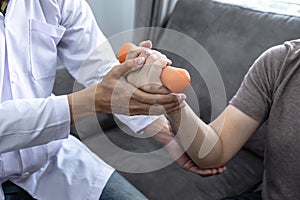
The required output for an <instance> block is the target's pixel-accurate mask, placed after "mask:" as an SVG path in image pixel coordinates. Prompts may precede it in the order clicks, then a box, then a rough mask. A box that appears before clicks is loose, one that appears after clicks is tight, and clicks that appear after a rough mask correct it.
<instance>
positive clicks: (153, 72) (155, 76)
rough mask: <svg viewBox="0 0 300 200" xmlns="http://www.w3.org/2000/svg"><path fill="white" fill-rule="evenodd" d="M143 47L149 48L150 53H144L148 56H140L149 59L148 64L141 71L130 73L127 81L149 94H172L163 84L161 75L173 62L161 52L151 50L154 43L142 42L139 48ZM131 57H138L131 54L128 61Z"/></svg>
mask: <svg viewBox="0 0 300 200" xmlns="http://www.w3.org/2000/svg"><path fill="white" fill-rule="evenodd" d="M141 47H142V48H148V51H144V52H143V54H147V55H140V56H143V57H146V58H147V60H146V63H145V65H144V66H143V67H142V68H141V69H139V70H137V71H133V72H131V73H129V74H128V75H127V81H128V82H129V83H131V84H132V85H134V86H135V87H137V88H140V89H142V90H144V91H146V92H148V93H153V94H161V93H163V94H166V93H170V91H169V90H168V89H167V88H166V87H164V85H163V84H162V82H161V80H160V75H161V72H162V69H163V68H164V67H165V66H167V65H170V64H171V61H170V60H169V59H168V58H167V57H166V56H165V55H163V54H161V53H160V52H158V51H155V50H151V48H152V43H151V42H150V41H145V42H142V43H141V44H140V46H139V47H138V48H141ZM150 51H151V52H150ZM131 57H136V55H131V54H130V52H129V53H128V56H127V59H128V58H131ZM154 61H155V62H154Z"/></svg>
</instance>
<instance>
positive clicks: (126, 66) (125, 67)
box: [114, 57, 145, 76]
mask: <svg viewBox="0 0 300 200" xmlns="http://www.w3.org/2000/svg"><path fill="white" fill-rule="evenodd" d="M144 63H145V58H144V57H137V58H134V59H129V60H126V61H125V62H124V63H123V64H121V65H119V66H117V67H115V68H114V70H115V72H116V75H118V76H126V75H127V74H128V73H130V72H132V71H135V70H137V69H139V68H141V67H142V66H143V65H144Z"/></svg>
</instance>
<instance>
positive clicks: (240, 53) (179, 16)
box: [158, 0, 300, 156]
mask: <svg viewBox="0 0 300 200" xmlns="http://www.w3.org/2000/svg"><path fill="white" fill-rule="evenodd" d="M166 28H168V29H172V30H176V31H178V32H180V33H183V34H186V35H188V36H189V37H191V38H193V39H194V40H196V41H197V42H198V43H199V44H200V45H202V47H204V49H205V50H206V51H207V52H208V54H209V55H210V56H211V58H212V59H213V60H214V62H215V64H216V65H217V67H218V69H219V71H220V73H221V76H222V78H223V81H224V85H225V89H226V95H227V100H228V101H229V100H230V99H231V98H232V97H233V95H234V94H235V93H236V91H237V89H238V88H239V86H240V84H241V82H242V79H243V77H244V76H245V74H246V73H247V71H248V69H249V67H250V66H251V64H252V63H253V62H254V61H255V59H256V58H257V57H258V56H259V55H260V54H261V53H262V52H264V51H265V50H267V49H268V48H269V47H271V46H274V45H277V44H281V43H283V42H284V41H287V40H292V39H297V38H300V18H299V17H294V16H287V15H282V14H275V13H268V12H261V11H257V10H253V9H249V8H244V7H240V6H236V5H228V4H224V3H220V2H215V1H211V0H179V1H178V3H177V5H176V7H175V9H174V11H173V13H172V15H171V16H170V19H169V21H168V24H167V27H166ZM169 38H170V36H169V35H168V34H167V31H164V32H163V33H162V34H161V36H160V38H159V40H158V43H160V42H162V41H164V42H166V41H168V39H169ZM169 42H176V41H171V40H170V39H169ZM182 48H184V46H182ZM188 51H189V53H190V54H193V53H194V52H193V49H188ZM166 53H167V54H168V56H169V57H170V58H171V59H172V60H173V65H174V66H183V68H186V69H187V70H188V71H189V72H190V73H191V78H192V88H193V89H194V91H196V93H197V98H198V101H199V106H200V111H201V115H200V117H201V118H202V119H203V120H204V121H206V122H208V121H210V114H211V113H210V112H211V100H210V95H209V93H208V89H207V86H206V84H205V82H204V80H203V78H202V77H201V75H200V74H199V73H198V72H197V71H196V70H195V66H191V64H190V63H189V62H188V61H187V60H185V59H184V58H180V57H178V56H176V55H173V54H170V53H168V52H166ZM195 56H197V55H195ZM199 67H201V66H199ZM220 106H224V105H220ZM192 107H193V105H192ZM220 109H222V108H220ZM261 129H262V130H259V131H258V133H256V134H255V135H254V136H252V138H251V140H250V141H249V142H248V143H247V144H246V146H245V147H246V148H247V149H248V150H250V151H252V152H254V153H256V154H257V155H260V156H263V150H264V141H263V140H264V137H265V133H266V128H265V127H262V128H261Z"/></svg>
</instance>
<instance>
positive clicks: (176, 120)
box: [167, 105, 225, 168]
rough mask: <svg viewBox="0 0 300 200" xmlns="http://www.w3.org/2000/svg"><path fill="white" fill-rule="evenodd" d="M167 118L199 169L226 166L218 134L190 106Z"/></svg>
mask: <svg viewBox="0 0 300 200" xmlns="http://www.w3.org/2000/svg"><path fill="white" fill-rule="evenodd" d="M167 117H168V119H169V121H170V123H171V126H172V127H173V129H174V130H175V131H176V132H177V135H178V137H179V139H180V141H181V144H182V146H183V147H184V148H185V149H186V151H187V153H188V154H189V156H190V157H191V158H192V159H193V161H194V162H195V163H196V164H197V165H198V166H199V167H201V168H215V167H220V166H223V165H224V164H225V163H224V159H223V156H222V143H221V140H220V139H219V136H218V134H217V133H216V132H215V131H214V130H213V129H212V128H211V127H210V126H209V125H207V124H205V123H204V122H203V121H201V120H200V119H199V117H198V116H197V115H196V114H195V113H194V112H193V111H192V109H191V108H190V107H189V106H188V105H187V106H186V107H184V108H182V109H181V110H180V111H177V112H173V113H171V114H168V115H167Z"/></svg>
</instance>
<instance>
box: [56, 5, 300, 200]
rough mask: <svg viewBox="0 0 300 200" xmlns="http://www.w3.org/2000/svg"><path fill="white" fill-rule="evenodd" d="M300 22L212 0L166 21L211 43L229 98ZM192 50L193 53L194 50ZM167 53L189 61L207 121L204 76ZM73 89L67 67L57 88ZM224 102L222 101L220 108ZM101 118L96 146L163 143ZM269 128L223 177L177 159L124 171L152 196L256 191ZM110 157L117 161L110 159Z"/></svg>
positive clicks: (132, 147) (294, 34)
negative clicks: (143, 169)
mask: <svg viewBox="0 0 300 200" xmlns="http://www.w3.org/2000/svg"><path fill="white" fill-rule="evenodd" d="M299 27H300V18H299V17H293V16H287V15H281V14H274V13H266V12H261V11H256V10H252V9H249V8H244V7H240V6H235V5H227V4H223V3H218V2H214V1H210V0H179V1H178V3H177V5H176V7H175V9H174V11H173V13H172V14H171V16H170V18H169V20H168V22H167V25H166V28H168V29H172V30H176V31H179V32H181V33H184V34H186V35H188V36H190V37H191V38H193V39H194V40H196V41H197V42H198V43H199V44H201V45H202V46H203V47H204V48H205V50H206V51H207V52H208V53H209V55H210V56H211V57H212V59H213V60H214V62H215V63H216V65H217V66H218V69H219V71H220V73H221V75H222V78H223V81H224V85H225V89H226V95H227V100H230V99H231V98H232V96H233V95H234V94H235V92H236V91H237V89H238V87H239V85H240V83H241V81H242V79H243V77H244V75H245V74H246V73H247V70H248V69H249V67H250V66H251V64H252V63H253V62H254V61H255V59H256V58H257V57H258V56H259V55H260V54H261V53H262V52H264V51H265V50H266V49H268V48H269V47H271V46H274V45H277V44H281V43H283V42H284V41H287V40H292V39H297V38H298V37H299V36H300V28H299ZM167 37H168V35H167V33H166V32H162V33H160V34H159V38H158V39H157V41H156V46H157V45H158V44H159V42H160V41H162V40H164V38H167ZM170 42H172V41H170ZM190 51H191V53H193V50H192V49H191V50H190ZM164 53H166V54H167V55H168V56H169V57H170V58H171V59H172V60H173V65H174V66H183V67H184V68H186V69H187V70H188V71H189V72H190V74H191V78H192V83H191V84H192V88H193V90H194V91H195V92H196V95H197V98H198V101H199V107H200V110H201V115H200V117H201V118H202V119H203V120H204V121H206V122H208V121H210V119H211V99H210V96H209V92H208V89H207V86H206V84H205V82H204V80H203V78H202V77H201V75H200V74H199V73H198V72H197V71H196V70H195V67H194V66H192V65H191V64H190V63H189V62H188V61H187V60H185V59H184V58H182V57H178V56H176V55H174V54H172V53H170V52H167V51H165V52H164ZM72 88H73V80H72V77H71V76H70V75H69V74H68V73H67V72H66V71H65V70H64V69H60V70H58V73H57V79H56V83H55V87H54V93H55V94H58V95H59V94H65V93H69V92H70V91H72ZM197 91H198V92H197ZM190 103H191V104H193V102H190ZM223 106H224V105H220V108H219V109H222V108H223ZM192 107H193V105H192ZM98 120H99V123H100V125H101V128H102V129H103V130H104V132H105V134H102V133H101V134H100V133H99V134H96V136H95V135H93V136H91V137H90V138H89V139H87V140H86V141H89V145H90V146H91V148H96V149H97V146H98V145H99V144H98V143H97V141H99V140H101V138H103V137H106V136H107V137H108V138H109V139H110V140H111V141H112V142H113V143H115V144H117V145H118V146H119V147H120V148H123V149H125V150H128V151H131V152H150V151H153V150H155V149H159V148H161V145H160V144H159V143H158V142H156V141H154V140H153V139H151V138H146V139H139V138H135V137H132V136H130V135H128V134H125V133H124V132H123V131H122V130H121V129H120V128H119V127H118V126H117V125H116V122H115V119H114V118H113V117H112V116H111V115H109V114H101V115H99V116H98ZM73 131H76V128H75V129H74V130H73ZM77 131H78V130H77ZM80 131H89V129H86V130H80ZM266 132H267V130H266V128H265V125H263V126H262V127H261V128H260V129H259V130H258V131H257V133H255V134H254V135H253V136H252V137H251V139H250V141H249V142H248V143H247V144H246V145H245V146H244V147H243V149H242V150H241V151H240V152H239V153H238V154H237V155H236V156H235V157H234V158H233V159H232V160H231V161H230V162H229V163H228V165H227V171H226V172H225V173H223V174H220V175H217V176H209V177H201V176H198V175H196V174H193V173H190V172H188V171H185V170H183V169H181V168H180V167H179V166H178V165H177V164H175V163H172V164H170V165H169V166H167V167H165V168H163V169H160V170H157V171H153V172H147V173H126V172H121V174H123V175H124V177H126V178H127V179H128V180H129V181H130V182H131V183H132V184H133V185H135V186H136V187H137V188H138V189H139V190H140V191H142V192H143V193H144V194H145V195H146V196H147V197H148V198H149V199H157V200H161V199H204V200H209V199H220V198H221V197H225V196H229V195H235V194H239V193H243V192H249V191H253V190H256V189H259V188H258V187H259V185H260V184H261V182H262V177H263V155H264V137H265V135H266ZM241 134H242V133H241ZM104 154H105V155H104ZM109 155H111V156H112V157H113V152H104V153H103V157H104V160H106V158H108V157H109ZM126 159H129V160H130V158H123V162H124V160H126ZM162 159H164V158H162ZM107 162H108V163H110V164H112V165H114V163H112V161H111V160H109V159H107ZM125 163H126V162H125Z"/></svg>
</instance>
